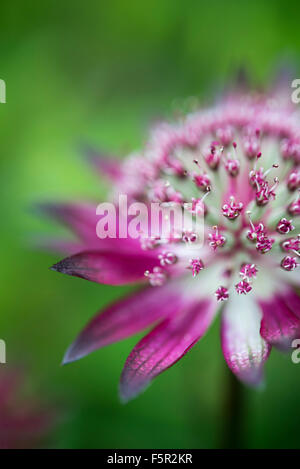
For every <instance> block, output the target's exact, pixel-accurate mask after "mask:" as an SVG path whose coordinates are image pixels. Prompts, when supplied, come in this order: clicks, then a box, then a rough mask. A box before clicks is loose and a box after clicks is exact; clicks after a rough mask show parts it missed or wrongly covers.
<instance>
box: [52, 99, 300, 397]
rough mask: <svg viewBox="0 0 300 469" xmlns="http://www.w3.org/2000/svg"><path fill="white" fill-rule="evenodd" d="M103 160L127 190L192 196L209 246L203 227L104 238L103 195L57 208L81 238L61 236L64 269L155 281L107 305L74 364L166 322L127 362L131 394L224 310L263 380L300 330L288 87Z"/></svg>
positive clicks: (118, 281) (163, 129) (209, 113)
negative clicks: (200, 236)
mask: <svg viewBox="0 0 300 469" xmlns="http://www.w3.org/2000/svg"><path fill="white" fill-rule="evenodd" d="M271 98H272V99H271ZM92 160H93V163H94V165H95V167H96V168H97V169H98V170H99V173H101V174H104V175H106V176H107V177H108V178H110V180H111V181H112V183H113V187H114V191H113V192H114V196H115V197H117V195H118V194H127V195H128V198H129V200H130V201H136V202H143V203H146V204H150V203H151V202H163V203H167V202H176V203H180V204H183V203H186V202H189V203H191V206H192V210H191V211H192V213H193V215H194V216H196V217H197V216H200V215H201V216H203V214H204V216H205V228H204V235H205V239H204V243H203V245H200V244H199V247H197V233H193V232H184V233H182V236H181V238H180V239H178V238H176V239H174V238H173V237H172V235H171V233H170V236H169V237H167V238H166V237H164V238H163V239H162V238H159V237H156V238H154V239H146V240H145V239H144V238H142V237H141V239H132V238H126V239H118V238H117V239H111V238H106V239H102V240H101V239H99V238H97V236H96V232H95V227H96V223H97V219H98V218H97V215H96V208H95V207H94V206H93V205H92V204H83V203H72V204H62V205H54V204H53V205H48V206H46V207H45V209H46V210H47V212H48V213H50V214H51V215H53V216H54V217H56V218H58V219H59V220H61V221H63V222H64V223H66V224H67V225H68V226H69V227H70V228H71V229H72V230H73V231H74V232H75V233H76V235H77V237H78V242H74V243H69V244H68V243H59V242H55V243H54V246H55V247H56V248H61V250H63V251H67V252H68V253H69V254H70V255H69V257H67V258H65V259H64V260H62V261H61V262H58V263H57V264H55V265H54V266H53V267H52V269H53V270H56V271H59V272H62V273H65V274H69V275H74V276H77V277H81V278H84V279H87V280H91V281H94V282H98V283H103V284H109V285H122V284H127V283H135V282H141V283H146V284H148V285H146V286H145V287H144V288H143V289H141V290H140V291H138V292H137V293H133V294H131V295H129V296H128V297H127V298H125V299H122V300H120V301H118V302H117V303H116V304H113V305H112V306H109V307H108V308H107V309H106V310H105V311H103V312H102V313H101V314H98V315H97V316H96V317H95V318H94V319H93V320H92V321H91V322H90V323H89V324H88V325H87V326H86V328H85V329H84V330H83V331H82V332H81V334H80V335H79V337H78V338H77V339H76V341H75V342H74V343H73V344H72V345H71V347H70V348H69V350H68V351H67V353H66V356H65V359H64V362H65V363H68V362H72V361H75V360H78V359H79V358H82V357H84V356H85V355H87V354H89V353H91V352H93V351H94V350H96V349H98V348H100V347H103V346H105V345H109V344H111V343H113V342H116V341H118V340H121V339H123V338H125V337H128V336H130V335H132V334H135V333H136V332H139V331H141V330H142V329H145V328H147V327H149V326H150V325H152V324H154V327H153V329H152V330H151V331H150V332H148V333H147V334H146V335H145V337H144V338H143V339H142V340H141V341H140V342H139V343H138V344H137V345H136V346H135V348H134V349H133V351H132V352H131V354H130V355H129V357H128V359H127V361H126V363H125V366H124V369H123V372H122V376H121V383H120V394H121V398H122V400H123V401H127V400H129V399H131V398H133V397H135V396H136V395H137V394H138V393H140V392H141V391H142V390H143V389H144V388H145V387H146V386H147V385H148V384H149V383H150V382H151V380H152V379H153V378H154V377H156V376H157V375H159V374H160V373H162V372H163V371H164V370H166V369H167V368H169V367H170V366H172V365H173V364H174V363H176V362H177V361H178V360H179V359H180V358H182V357H183V355H185V354H186V353H187V351H188V350H189V349H190V348H191V347H192V346H194V345H195V344H196V343H197V342H198V341H199V340H200V339H201V338H202V337H203V335H204V334H205V333H206V331H207V329H208V328H209V326H210V324H211V323H212V321H213V320H214V318H215V316H216V314H217V313H218V312H220V314H221V315H222V322H221V345H222V350H223V354H224V357H225V360H226V362H227V364H228V366H229V368H230V369H231V370H232V372H233V373H234V374H235V375H236V376H237V378H238V379H240V380H241V381H243V382H244V383H246V384H248V385H251V386H257V385H259V384H260V383H261V380H262V375H263V374H262V370H263V365H264V362H265V361H266V360H267V358H268V356H269V354H270V351H271V348H272V346H275V347H278V348H280V349H287V348H289V347H290V346H291V342H292V340H293V339H294V338H296V337H300V297H299V295H298V294H297V292H296V288H297V287H299V286H300V282H299V281H300V277H299V269H298V266H299V262H298V261H299V244H300V238H299V234H298V233H299V213H300V209H299V207H300V200H299V193H298V191H299V187H300V183H299V180H300V179H299V164H300V119H299V116H297V115H296V114H295V112H294V110H293V109H292V108H291V106H289V105H285V104H283V102H282V99H281V97H278V98H277V97H276V96H268V97H263V96H257V95H255V97H252V96H233V97H232V96H230V97H228V98H227V99H225V100H224V101H223V102H222V103H220V104H219V105H218V106H217V107H215V108H213V109H208V110H203V111H200V112H197V113H194V114H190V115H188V116H186V118H185V119H182V120H181V121H180V122H177V123H173V124H168V123H163V124H160V125H158V127H157V128H155V129H154V130H153V132H152V133H151V135H150V138H149V140H148V142H147V144H146V146H145V149H144V150H143V152H142V153H141V154H140V155H139V154H137V155H133V156H130V157H129V158H128V159H127V160H125V162H123V163H122V164H119V163H118V162H117V161H116V160H112V159H106V158H103V157H99V158H96V157H93V158H92ZM204 199H205V200H204ZM291 232H292V233H291Z"/></svg>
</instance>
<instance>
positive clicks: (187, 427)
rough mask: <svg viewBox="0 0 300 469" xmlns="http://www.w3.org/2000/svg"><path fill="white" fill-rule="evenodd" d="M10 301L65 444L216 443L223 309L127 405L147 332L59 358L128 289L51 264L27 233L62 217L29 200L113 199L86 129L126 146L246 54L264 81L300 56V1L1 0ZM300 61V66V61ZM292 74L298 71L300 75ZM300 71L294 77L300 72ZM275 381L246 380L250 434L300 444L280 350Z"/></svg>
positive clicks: (8, 331)
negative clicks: (128, 377)
mask: <svg viewBox="0 0 300 469" xmlns="http://www.w3.org/2000/svg"><path fill="white" fill-rule="evenodd" d="M0 25H1V27H0V39H1V40H0V64H1V67H0V78H2V79H4V80H5V81H6V85H7V103H6V104H0V116H1V126H0V149H1V157H0V165H1V166H0V188H1V269H0V277H1V278H0V289H1V313H0V338H2V339H5V340H6V343H7V360H8V364H7V365H0V366H7V367H10V366H13V364H14V363H20V362H21V363H22V364H24V365H25V366H26V367H27V369H28V372H29V376H30V383H31V387H32V389H33V390H34V391H35V392H36V393H37V395H38V397H39V399H41V400H42V401H43V402H44V404H45V405H50V406H54V407H57V408H58V409H59V413H60V415H61V421H60V424H59V425H58V426H57V428H56V429H55V431H54V432H53V435H52V438H51V441H50V442H49V445H50V446H53V447H58V448H66V447H68V448H89V447H94V448H211V447H219V446H220V445H221V444H222V443H221V441H222V436H221V431H222V427H223V416H224V402H225V396H226V384H227V381H228V372H227V370H226V366H225V362H224V360H223V357H222V353H221V349H220V343H219V324H218V321H217V322H216V323H215V324H214V325H213V327H212V329H211V330H210V332H209V333H208V335H207V336H206V337H205V338H204V339H203V340H202V342H201V343H200V344H199V345H198V346H196V347H195V348H194V349H193V350H192V351H191V352H190V353H189V354H188V356H187V357H185V358H184V359H183V360H182V361H180V363H178V364H177V365H176V366H175V367H173V368H172V369H170V370H168V371H167V372H166V373H165V374H163V375H162V376H161V377H160V378H159V379H157V380H156V381H155V383H154V384H153V385H152V386H151V387H150V389H148V391H147V392H146V393H145V394H143V395H142V396H141V397H139V398H138V399H137V400H135V401H133V402H131V403H129V404H128V405H126V406H123V405H121V404H120V403H119V401H118V394H117V384H118V379H119V375H120V372H121V369H122V367H123V364H124V361H125V358H126V356H127V355H128V353H129V351H130V350H131V348H132V346H133V345H134V344H135V343H136V341H137V339H138V338H137V337H134V338H132V339H128V340H126V341H124V342H122V343H121V344H116V345H113V346H110V347H108V348H106V349H103V350H100V351H98V352H96V353H94V354H92V355H91V356H89V357H87V358H85V359H83V360H82V361H79V362H77V363H74V364H71V365H69V366H66V367H61V366H60V362H61V359H62V356H63V354H64V351H65V349H66V347H67V346H68V345H69V344H70V342H71V341H72V340H73V339H74V337H75V336H76V335H77V333H78V332H79V330H80V329H81V328H82V326H83V325H84V324H85V323H86V322H87V321H88V320H89V318H91V316H92V315H93V314H94V313H95V312H96V311H97V310H99V309H101V308H102V307H103V306H104V305H106V304H108V303H110V302H111V301H112V300H115V299H116V298H119V297H120V296H121V295H122V294H123V293H124V292H125V291H127V290H128V289H126V288H110V287H108V286H101V285H96V284H92V283H89V282H86V281H84V280H80V279H75V278H68V277H67V276H62V275H59V274H56V273H54V272H52V271H50V270H48V267H49V266H50V265H51V264H53V263H54V262H55V261H56V260H58V259H59V256H55V255H53V254H52V255H51V254H47V253H42V252H40V251H36V250H35V249H33V248H32V247H31V245H30V243H32V241H31V240H32V237H33V236H35V235H37V234H44V235H46V234H48V233H52V234H58V233H61V228H59V227H57V226H54V225H53V224H51V223H49V222H48V221H46V220H41V219H38V217H35V216H34V215H33V214H32V213H31V212H30V207H31V205H32V203H33V202H36V201H41V200H61V199H62V200H65V199H67V200H70V199H72V198H75V199H79V198H80V197H82V198H88V197H93V198H96V199H97V200H99V201H101V200H103V199H104V198H105V194H106V190H107V186H106V185H105V183H104V182H103V181H99V179H98V177H97V176H96V175H95V174H93V172H92V171H90V169H89V168H88V167H87V166H86V165H85V163H84V161H83V158H82V156H81V155H80V151H79V149H78V148H79V146H80V144H81V143H82V142H89V143H91V144H92V145H94V146H95V147H99V148H100V149H106V150H109V151H112V152H116V154H117V155H118V156H120V157H122V156H124V155H125V154H126V153H127V152H128V151H131V150H134V149H138V148H139V147H140V146H141V145H142V144H143V141H144V139H145V137H146V135H147V129H148V126H149V124H150V123H151V121H152V120H153V119H155V118H157V117H160V116H166V117H168V116H170V115H171V114H172V113H173V112H174V110H176V108H177V107H178V106H180V105H182V103H184V100H185V98H187V97H189V96H197V97H198V98H199V100H200V102H207V101H208V100H210V99H213V98H214V97H215V94H216V93H219V92H220V90H221V89H222V87H223V86H224V84H226V83H227V82H228V81H229V82H230V80H231V79H232V77H233V75H234V72H235V70H236V69H237V68H238V67H239V66H241V65H245V66H246V67H247V68H248V70H249V74H250V77H251V79H252V81H253V83H254V84H255V85H266V86H268V85H269V84H270V83H271V82H272V79H273V78H272V77H273V72H274V69H275V68H276V66H277V64H278V63H279V62H281V61H282V60H287V61H291V62H293V63H294V65H295V67H296V71H297V70H298V71H299V63H300V62H299V57H300V35H299V5H298V7H297V3H293V2H291V1H290V2H286V1H283V0H276V1H275V0H273V1H262V0H251V1H250V0H249V1H232V0H226V1H225V0H224V1H217V0H211V1H209V2H208V1H204V0H203V1H200V0H198V1H189V0H186V1H172V0H168V1H167V0H159V1H156V0H153V1H152V2H148V3H147V2H146V3H145V2H141V1H138V0H136V1H133V0H128V1H124V0H119V1H114V0H112V1H110V2H101V1H96V0H92V1H91V0H87V1H85V2H76V1H75V2H71V1H70V2H67V1H62V2H58V1H56V2H54V1H49V0H45V1H43V2H38V1H36V2H35V1H30V0H29V1H27V2H23V1H21V0H19V1H14V2H6V3H2V4H1V16H0ZM299 74H300V73H299ZM294 78H297V76H295V77H294ZM298 78H299V77H298ZM266 383H267V386H266V389H265V390H264V391H263V392H259V393H257V392H253V391H249V390H245V396H244V397H245V402H244V409H243V411H244V424H243V427H244V428H243V445H244V446H245V447H266V448H269V447H294V448H295V447H299V446H300V441H299V420H300V404H299V392H300V365H298V367H297V366H296V365H294V364H292V363H291V360H290V357H289V356H284V355H280V354H279V353H277V352H276V351H273V352H272V355H271V358H270V360H269V362H268V363H267V366H266Z"/></svg>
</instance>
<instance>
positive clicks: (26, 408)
mask: <svg viewBox="0 0 300 469" xmlns="http://www.w3.org/2000/svg"><path fill="white" fill-rule="evenodd" d="M23 378H24V377H23V375H22V373H20V371H19V370H17V369H14V370H13V371H11V370H10V371H7V370H4V369H1V370H0V449H20V448H35V447H37V446H40V445H41V444H42V443H43V442H44V440H45V437H46V436H47V435H48V434H49V432H50V430H51V427H52V426H53V423H54V413H53V410H51V411H50V410H49V409H43V408H42V407H41V405H40V402H39V401H38V400H36V399H34V400H33V399H32V396H31V397H29V398H28V397H25V396H22V394H23V392H22V391H23V390H24V388H25V386H26V383H24V382H23V381H24V379H23Z"/></svg>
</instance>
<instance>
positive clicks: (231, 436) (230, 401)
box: [221, 370, 244, 449]
mask: <svg viewBox="0 0 300 469" xmlns="http://www.w3.org/2000/svg"><path fill="white" fill-rule="evenodd" d="M226 371H227V375H228V376H227V382H228V386H227V390H226V392H225V396H224V398H225V402H224V411H223V418H224V420H223V428H222V430H223V436H222V445H221V446H222V447H223V448H231V449H239V448H242V447H243V443H244V441H243V407H244V405H243V404H244V393H243V386H242V384H241V383H240V382H239V381H238V380H237V379H236V377H235V376H234V375H233V373H232V372H231V371H229V370H226Z"/></svg>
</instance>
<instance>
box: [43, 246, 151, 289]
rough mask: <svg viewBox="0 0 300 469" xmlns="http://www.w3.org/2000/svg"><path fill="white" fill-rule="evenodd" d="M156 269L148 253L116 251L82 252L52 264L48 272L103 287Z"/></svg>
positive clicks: (141, 278)
mask: <svg viewBox="0 0 300 469" xmlns="http://www.w3.org/2000/svg"><path fill="white" fill-rule="evenodd" d="M155 266H159V261H158V259H157V256H154V254H152V253H148V252H146V251H145V252H144V253H143V254H140V253H124V252H117V251H108V250H106V251H83V252H80V253H79V254H75V255H73V256H70V257H66V258H65V259H63V260H62V261H60V262H58V263H57V264H54V265H53V266H52V267H51V270H55V271H57V272H61V273H63V274H67V275H73V276H74V277H80V278H84V279H86V280H90V281H91V282H97V283H103V284H106V285H125V284H128V283H132V282H136V281H138V280H143V279H144V278H145V277H144V274H145V271H146V270H147V269H148V270H151V271H152V270H153V268H154V267H155Z"/></svg>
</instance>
